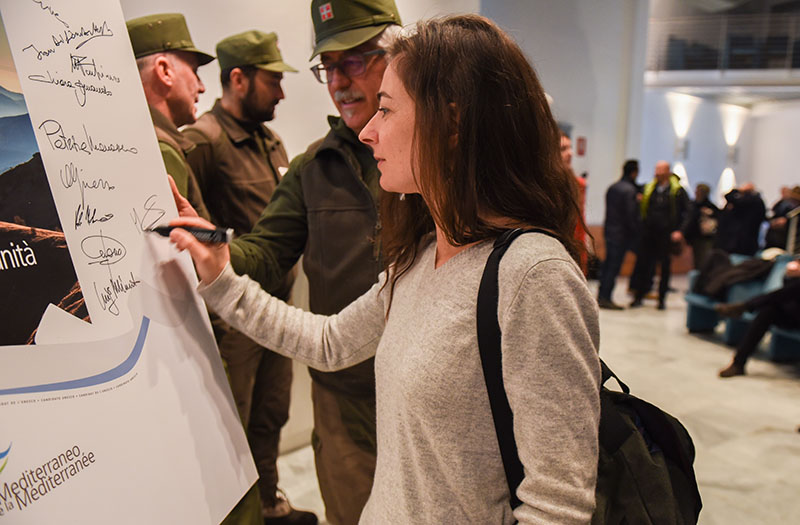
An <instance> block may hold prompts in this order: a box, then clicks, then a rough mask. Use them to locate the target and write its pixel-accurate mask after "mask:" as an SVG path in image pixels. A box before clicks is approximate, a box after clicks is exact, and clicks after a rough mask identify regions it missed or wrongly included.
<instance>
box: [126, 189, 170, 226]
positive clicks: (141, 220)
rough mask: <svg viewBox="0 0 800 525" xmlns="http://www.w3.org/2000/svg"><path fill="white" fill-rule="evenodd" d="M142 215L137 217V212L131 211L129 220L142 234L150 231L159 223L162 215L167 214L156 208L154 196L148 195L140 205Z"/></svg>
mask: <svg viewBox="0 0 800 525" xmlns="http://www.w3.org/2000/svg"><path fill="white" fill-rule="evenodd" d="M142 212H143V213H142V214H141V216H140V215H139V210H136V209H134V210H132V211H131V218H132V219H133V224H134V225H136V226H137V227H138V228H139V229H140V230H141V231H142V232H144V231H145V230H149V229H152V228H153V227H154V226H155V225H156V224H158V223H159V221H161V219H162V218H163V217H164V215H166V214H167V212H166V211H165V210H162V209H161V208H158V207H157V206H156V196H155V195H150V196H149V197H147V199H146V200H145V201H144V204H143V205H142Z"/></svg>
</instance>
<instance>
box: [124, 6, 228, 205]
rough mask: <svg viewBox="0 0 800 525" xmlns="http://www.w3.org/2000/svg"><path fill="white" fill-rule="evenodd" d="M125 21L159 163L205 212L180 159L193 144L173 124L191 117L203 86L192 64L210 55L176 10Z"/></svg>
mask: <svg viewBox="0 0 800 525" xmlns="http://www.w3.org/2000/svg"><path fill="white" fill-rule="evenodd" d="M127 26H128V35H129V37H130V39H131V45H132V46H133V53H134V56H135V57H136V65H137V66H138V68H139V76H140V77H141V79H142V87H143V88H144V95H145V98H146V99H147V105H148V107H149V108H150V117H151V118H152V119H153V125H154V126H155V129H156V138H157V139H158V146H159V148H160V150H161V156H162V158H163V159H164V166H165V167H166V170H167V173H169V174H170V175H172V178H173V179H175V184H176V185H177V187H178V191H180V193H181V195H184V196H185V197H186V198H187V199H188V200H189V202H191V203H192V205H193V206H194V208H195V209H196V210H197V212H198V213H199V214H200V215H201V216H203V217H208V211H207V210H206V207H205V204H204V203H203V198H202V195H201V193H200V189H199V187H198V185H197V181H196V180H195V178H194V175H193V174H192V172H191V169H190V168H189V166H188V165H187V164H186V152H187V151H189V150H190V149H191V148H192V147H193V145H192V143H191V142H190V141H188V140H186V139H185V138H183V136H182V135H181V134H180V132H179V131H178V127H180V126H183V125H185V124H191V123H192V122H194V121H195V115H196V113H197V107H196V106H195V104H196V103H197V99H198V97H199V96H200V94H201V93H203V92H205V90H206V88H205V86H203V82H202V81H201V80H200V77H198V76H197V68H198V67H199V66H202V65H204V64H208V63H209V62H211V61H212V60H214V57H213V56H211V55H208V54H206V53H203V52H202V51H200V50H198V49H197V48H196V47H195V46H194V43H193V42H192V37H191V35H190V34H189V28H188V27H187V26H186V20H185V19H184V17H183V15H181V14H178V13H165V14H157V15H148V16H143V17H140V18H134V19H132V20H129V21H128V22H127Z"/></svg>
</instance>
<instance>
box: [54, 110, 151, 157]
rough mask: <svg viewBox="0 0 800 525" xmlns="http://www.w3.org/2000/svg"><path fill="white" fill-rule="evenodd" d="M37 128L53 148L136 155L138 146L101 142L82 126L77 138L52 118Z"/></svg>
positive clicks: (88, 152)
mask: <svg viewBox="0 0 800 525" xmlns="http://www.w3.org/2000/svg"><path fill="white" fill-rule="evenodd" d="M39 129H40V130H42V131H44V133H45V135H47V141H48V143H49V144H50V147H51V148H52V149H54V150H66V151H74V152H76V153H86V154H87V155H91V154H92V153H94V152H99V153H130V154H132V155H136V154H138V153H139V150H138V148H136V147H133V146H127V145H126V144H123V143H120V142H103V141H101V140H95V139H94V137H92V136H91V135H90V134H89V132H88V131H87V129H86V126H83V137H82V138H80V139H78V138H76V137H75V135H74V134H70V135H67V133H65V132H64V128H63V126H62V125H61V123H60V122H59V121H57V120H54V119H47V120H45V121H44V122H42V123H41V124H39Z"/></svg>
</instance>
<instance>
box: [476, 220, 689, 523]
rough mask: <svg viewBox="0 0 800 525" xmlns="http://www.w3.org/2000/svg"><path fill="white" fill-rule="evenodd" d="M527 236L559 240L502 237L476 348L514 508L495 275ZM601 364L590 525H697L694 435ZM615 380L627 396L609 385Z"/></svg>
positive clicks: (492, 259) (489, 271)
mask: <svg viewBox="0 0 800 525" xmlns="http://www.w3.org/2000/svg"><path fill="white" fill-rule="evenodd" d="M527 231H537V232H539V233H544V234H546V235H549V236H551V237H555V236H554V235H553V234H552V233H551V232H548V231H546V230H538V229H534V230H522V229H516V230H509V231H507V232H505V233H503V234H502V235H501V236H500V237H499V238H498V239H497V240H496V241H495V243H494V249H493V250H492V253H491V255H490V256H489V260H488V261H487V263H486V268H485V269H484V272H483V277H482V278H481V284H480V288H479V290H478V315H477V317H478V346H479V349H480V354H481V363H482V365H483V376H484V379H485V381H486V389H487V391H488V393H489V402H490V405H491V408H492V417H493V419H494V425H495V432H496V434H497V441H498V443H499V445H500V453H501V456H502V459H503V468H504V469H505V472H506V480H507V481H508V487H509V492H510V494H511V507H512V508H514V507H517V506H518V505H519V504H520V500H519V499H518V498H517V496H516V489H517V487H518V486H519V484H520V483H521V482H522V478H523V469H522V463H521V462H520V460H519V456H518V455H517V444H516V441H515V439H514V431H513V414H512V412H511V408H510V406H509V404H508V398H507V397H506V392H505V388H504V386H503V374H502V365H501V360H502V355H501V353H500V325H499V324H498V320H497V299H498V284H497V272H498V268H499V264H500V258H501V257H502V256H503V254H504V253H505V251H506V250H507V249H508V247H509V246H510V244H511V242H512V241H513V240H514V239H516V238H517V237H518V236H519V235H521V234H523V233H525V232H527ZM600 365H601V368H602V373H603V375H602V385H603V386H602V387H601V391H600V429H599V437H600V458H599V464H598V466H597V488H596V490H595V498H596V508H595V511H594V515H593V516H592V524H593V525H600V524H613V525H617V524H631V525H633V524H636V525H639V524H644V525H647V524H653V525H662V524H664V525H667V524H669V525H673V524H674V525H684V524H689V523H697V518H698V516H699V514H700V509H701V507H702V502H701V500H700V492H699V491H698V489H697V481H696V479H695V475H694V469H693V467H692V464H693V463H694V455H695V451H694V444H693V443H692V438H691V437H690V436H689V433H688V432H687V431H686V429H685V428H684V426H683V425H682V424H681V423H680V421H678V420H677V419H675V418H674V417H672V416H671V415H669V414H667V413H666V412H664V411H662V410H661V409H659V408H658V407H656V406H654V405H651V404H650V403H648V402H646V401H643V400H641V399H639V398H637V397H634V396H632V395H630V390H629V389H628V387H627V386H626V385H625V384H624V383H622V381H620V380H619V378H617V376H616V375H615V374H614V372H612V371H611V369H609V368H608V367H607V366H606V364H605V363H604V362H603V361H602V360H601V361H600ZM611 377H613V378H614V379H616V381H617V383H619V386H620V388H622V392H615V391H612V390H609V389H607V388H606V387H605V386H604V385H605V383H606V382H607V381H608V380H609V379H610V378H611Z"/></svg>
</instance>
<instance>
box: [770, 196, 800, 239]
mask: <svg viewBox="0 0 800 525" xmlns="http://www.w3.org/2000/svg"><path fill="white" fill-rule="evenodd" d="M798 207H800V186H795V187H794V188H789V187H787V186H784V187H783V188H781V198H780V200H779V201H778V202H776V203H775V205H774V206H773V207H772V217H771V218H770V220H769V229H768V230H767V235H766V239H765V242H766V246H765V248H780V249H782V250H786V249H788V248H787V241H788V240H789V221H788V219H787V218H786V216H787V215H788V213H789V212H790V211H792V210H794V209H795V208H798ZM798 232H800V228H798V229H797V230H796V232H795V246H797V245H798V242H797V241H798V240H800V235H798Z"/></svg>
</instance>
